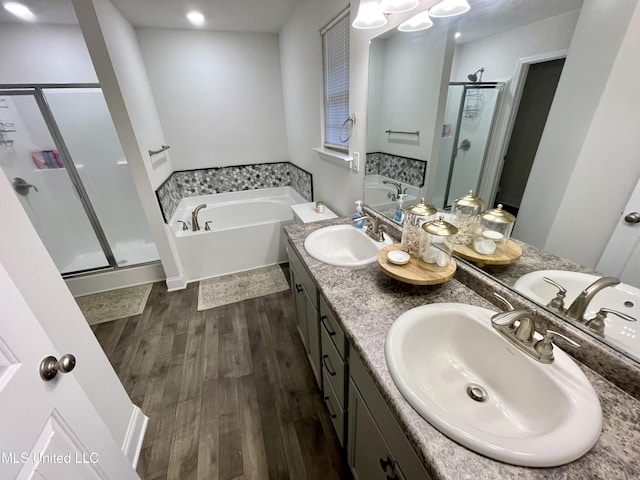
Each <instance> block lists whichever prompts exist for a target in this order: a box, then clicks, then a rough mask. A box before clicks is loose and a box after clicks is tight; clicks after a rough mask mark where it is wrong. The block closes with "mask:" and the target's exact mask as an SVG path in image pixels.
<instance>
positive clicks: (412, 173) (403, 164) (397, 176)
mask: <svg viewBox="0 0 640 480" xmlns="http://www.w3.org/2000/svg"><path fill="white" fill-rule="evenodd" d="M426 171H427V162H426V160H418V159H417V158H409V157H401V156H399V155H391V154H389V153H384V152H371V153H367V162H366V164H365V174H366V175H382V176H384V177H389V178H393V179H394V180H397V181H399V182H402V183H408V184H410V185H413V186H415V187H423V186H424V175H425V173H426Z"/></svg>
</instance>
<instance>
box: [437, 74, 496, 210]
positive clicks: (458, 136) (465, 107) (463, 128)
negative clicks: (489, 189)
mask: <svg viewBox="0 0 640 480" xmlns="http://www.w3.org/2000/svg"><path fill="white" fill-rule="evenodd" d="M503 86H504V84H503V83H496V82H482V83H466V82H465V83H453V82H452V83H450V84H449V89H448V92H447V103H446V106H445V114H444V124H443V126H442V136H441V139H440V154H439V159H438V170H437V173H436V189H435V193H434V197H433V199H432V203H434V204H435V205H436V206H438V207H439V208H445V209H447V208H450V207H451V205H452V204H453V200H455V199H456V198H458V197H460V196H462V195H465V194H466V193H468V192H469V190H473V191H474V192H477V190H478V187H479V184H480V179H481V176H482V173H483V167H484V164H485V157H486V152H487V149H488V146H489V142H490V140H491V132H492V130H493V124H494V120H495V116H496V112H497V110H498V102H499V100H500V94H501V92H502V88H503Z"/></svg>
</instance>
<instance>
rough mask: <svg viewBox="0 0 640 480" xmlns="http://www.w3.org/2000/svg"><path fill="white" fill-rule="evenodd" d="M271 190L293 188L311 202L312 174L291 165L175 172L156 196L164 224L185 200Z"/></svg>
mask: <svg viewBox="0 0 640 480" xmlns="http://www.w3.org/2000/svg"><path fill="white" fill-rule="evenodd" d="M273 187H293V188H294V189H295V190H296V191H297V192H298V193H299V194H300V195H302V196H303V197H304V198H305V199H307V200H308V201H310V202H311V201H312V200H313V183H312V176H311V174H310V173H308V172H306V171H305V170H302V169H301V168H299V167H297V166H296V165H294V164H292V163H290V162H280V163H257V164H253V165H234V166H229V167H215V168H204V169H198V170H180V171H176V172H173V173H172V174H171V175H170V176H169V178H167V180H165V182H164V183H163V184H162V185H161V186H160V187H159V188H158V189H157V190H156V196H157V198H158V203H159V204H160V209H161V210H162V216H163V218H164V221H165V223H167V222H168V221H169V219H170V218H171V216H172V215H173V213H174V212H175V211H176V208H178V204H179V203H180V200H181V199H182V198H184V197H194V196H197V195H209V194H213V193H225V192H237V191H240V190H255V189H258V188H273Z"/></svg>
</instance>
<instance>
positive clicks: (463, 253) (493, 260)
mask: <svg viewBox="0 0 640 480" xmlns="http://www.w3.org/2000/svg"><path fill="white" fill-rule="evenodd" d="M453 253H454V254H456V255H458V256H459V257H460V258H464V259H465V260H470V261H472V262H473V263H475V264H476V265H478V266H479V267H484V266H485V265H508V264H510V263H513V262H515V261H516V260H518V259H519V258H520V257H521V256H522V248H520V245H518V244H517V243H516V242H514V241H513V240H509V241H508V242H507V245H506V246H505V247H503V248H502V249H501V251H498V250H496V251H495V252H494V253H492V254H491V255H483V254H481V253H478V252H476V251H475V250H474V249H473V247H471V246H469V245H456V246H455V247H454V249H453Z"/></svg>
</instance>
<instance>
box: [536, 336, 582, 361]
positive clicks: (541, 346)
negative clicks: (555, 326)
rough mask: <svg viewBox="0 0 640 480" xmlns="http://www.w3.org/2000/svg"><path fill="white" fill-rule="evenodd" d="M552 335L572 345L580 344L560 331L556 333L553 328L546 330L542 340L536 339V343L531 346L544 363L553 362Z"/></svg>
mask: <svg viewBox="0 0 640 480" xmlns="http://www.w3.org/2000/svg"><path fill="white" fill-rule="evenodd" d="M554 336H557V337H561V338H563V339H564V340H566V341H567V342H568V343H569V345H571V346H572V347H579V346H580V344H579V343H576V342H574V341H573V340H571V339H570V338H569V337H567V336H565V335H563V334H561V333H558V332H556V331H554V330H547V333H545V335H544V338H543V339H542V340H538V341H537V342H536V344H535V345H534V346H533V349H534V350H535V351H536V352H538V354H539V355H540V361H542V362H544V363H551V362H553V337H554Z"/></svg>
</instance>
